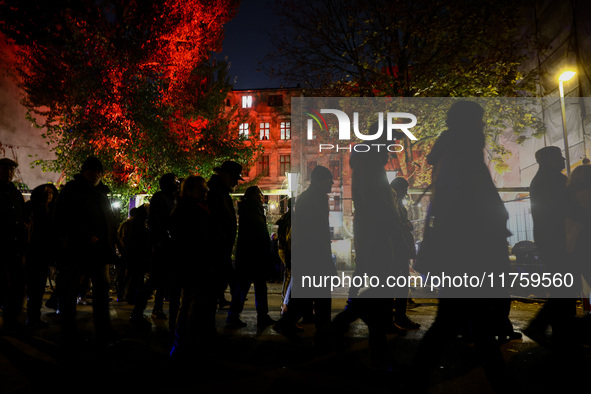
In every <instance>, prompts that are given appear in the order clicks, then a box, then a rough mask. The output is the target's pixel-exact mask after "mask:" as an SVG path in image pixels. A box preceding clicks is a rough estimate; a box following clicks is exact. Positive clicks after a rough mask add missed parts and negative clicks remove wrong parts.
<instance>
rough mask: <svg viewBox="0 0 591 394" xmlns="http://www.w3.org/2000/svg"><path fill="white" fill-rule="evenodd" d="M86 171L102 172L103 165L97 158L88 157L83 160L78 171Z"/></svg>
mask: <svg viewBox="0 0 591 394" xmlns="http://www.w3.org/2000/svg"><path fill="white" fill-rule="evenodd" d="M86 170H98V171H100V172H103V171H104V170H103V163H102V162H101V161H100V160H99V159H98V158H96V157H94V156H90V157H89V158H87V159H86V160H84V163H82V169H81V170H80V171H81V172H84V171H86Z"/></svg>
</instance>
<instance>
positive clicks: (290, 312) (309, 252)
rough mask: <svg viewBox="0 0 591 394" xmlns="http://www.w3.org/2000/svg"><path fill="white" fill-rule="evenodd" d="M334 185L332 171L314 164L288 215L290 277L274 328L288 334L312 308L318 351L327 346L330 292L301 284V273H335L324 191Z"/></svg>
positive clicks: (326, 194) (314, 274)
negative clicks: (285, 305) (284, 304)
mask: <svg viewBox="0 0 591 394" xmlns="http://www.w3.org/2000/svg"><path fill="white" fill-rule="evenodd" d="M333 184H334V181H333V175H332V172H331V171H330V170H329V169H328V168H326V167H324V166H316V167H315V168H314V169H313V170H312V173H311V175H310V186H309V187H308V188H307V189H306V190H305V191H304V192H303V193H302V194H301V195H300V196H299V197H298V201H297V204H296V205H295V207H294V212H293V214H292V268H293V270H292V280H291V282H290V285H289V287H288V293H291V296H290V297H291V298H290V301H289V306H288V308H287V310H286V311H285V312H284V313H283V315H282V317H281V319H280V320H279V321H278V322H277V323H276V324H275V326H274V329H275V330H276V331H278V332H280V333H284V332H286V330H287V332H288V333H291V332H292V329H293V327H296V323H297V322H298V321H299V319H300V318H302V317H303V316H304V315H305V314H306V313H307V312H308V311H310V310H314V325H315V328H316V332H315V334H314V335H315V337H314V346H315V347H316V348H317V349H318V350H319V351H325V350H328V349H329V348H330V341H331V334H330V323H331V306H332V301H331V293H330V288H327V287H319V288H309V287H303V286H302V276H304V275H306V276H307V275H311V276H320V277H324V276H332V275H336V274H337V270H336V267H335V265H334V262H333V259H332V252H331V235H330V224H329V221H328V219H329V206H328V193H330V191H331V190H332V185H333Z"/></svg>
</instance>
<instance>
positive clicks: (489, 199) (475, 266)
mask: <svg viewBox="0 0 591 394" xmlns="http://www.w3.org/2000/svg"><path fill="white" fill-rule="evenodd" d="M483 117H484V109H483V108H482V107H481V106H480V105H479V104H478V103H476V102H471V101H464V100H461V101H458V102H456V103H454V104H453V105H452V106H451V108H450V109H449V111H448V113H447V119H446V123H447V126H448V129H447V130H445V131H444V132H443V133H442V134H441V135H440V136H439V138H438V139H437V141H436V142H435V145H434V146H433V148H432V150H431V152H430V153H429V155H428V156H427V160H428V162H429V164H431V165H432V166H433V179H432V188H431V190H432V198H431V201H430V207H429V213H428V215H429V216H428V219H429V223H427V224H426V226H425V227H426V230H425V231H426V232H425V234H424V238H423V242H422V244H421V249H420V250H419V253H418V256H417V266H418V268H417V270H418V271H419V272H421V273H423V272H428V271H430V272H431V273H434V272H442V271H445V274H446V275H450V276H455V275H469V276H471V275H473V274H474V275H482V273H483V272H487V273H491V272H492V273H499V272H507V271H508V269H509V253H508V247H507V237H508V236H509V235H510V232H509V231H508V230H507V220H508V213H507V211H506V209H505V206H504V204H503V201H502V200H501V198H500V196H499V194H498V192H497V190H496V187H495V185H494V183H493V180H492V178H491V175H490V171H489V170H488V168H487V166H486V164H485V162H484V147H485V136H484V122H483ZM431 218H435V220H434V221H432V220H431ZM459 250H462V253H458V251H459ZM428 257H429V259H428ZM484 292H487V294H486V297H482V298H481V297H479V295H480V294H484ZM488 297H491V298H488ZM507 297H508V294H506V291H504V290H503V289H499V288H493V287H492V286H490V287H487V286H483V288H482V289H481V288H479V289H465V288H442V289H440V290H439V303H438V308H437V316H436V318H435V321H434V322H433V324H432V325H431V326H430V327H429V329H428V331H427V333H426V334H425V335H424V337H423V339H422V340H421V342H420V344H419V347H418V349H417V352H416V354H415V360H414V363H413V369H412V370H413V373H416V374H417V376H416V378H417V380H416V382H418V383H419V388H420V389H423V390H424V391H426V390H427V388H428V385H429V377H430V375H431V373H432V372H433V371H434V370H435V369H436V367H437V365H438V362H439V360H440V358H441V357H442V355H443V354H444V352H445V351H446V350H447V348H448V347H449V346H450V345H451V344H452V343H453V341H455V340H456V338H457V337H458V335H461V334H465V333H466V331H468V330H470V331H471V336H472V338H471V339H472V340H473V342H474V350H475V352H476V356H477V357H478V361H479V362H480V363H481V364H482V366H483V367H484V371H485V374H486V376H487V378H488V380H489V382H490V383H491V385H492V387H493V389H494V390H496V391H498V392H507V390H509V389H510V388H511V378H510V376H509V374H508V372H507V369H506V365H505V362H504V359H503V355H502V353H501V351H500V348H499V343H498V342H497V340H496V335H497V329H498V326H499V322H503V321H505V319H507V315H506V309H505V306H506V303H505V299H504V298H507ZM466 311H470V313H466Z"/></svg>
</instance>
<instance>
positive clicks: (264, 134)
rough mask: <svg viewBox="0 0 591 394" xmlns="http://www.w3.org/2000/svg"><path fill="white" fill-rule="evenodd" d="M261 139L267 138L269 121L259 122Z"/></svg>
mask: <svg viewBox="0 0 591 394" xmlns="http://www.w3.org/2000/svg"><path fill="white" fill-rule="evenodd" d="M261 139H262V140H268V139H269V123H261Z"/></svg>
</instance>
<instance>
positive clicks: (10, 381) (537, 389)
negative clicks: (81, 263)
mask: <svg viewBox="0 0 591 394" xmlns="http://www.w3.org/2000/svg"><path fill="white" fill-rule="evenodd" d="M280 289H281V285H280V284H278V283H269V296H268V298H269V306H270V310H271V312H270V315H271V317H272V318H274V319H278V318H279V316H280V313H279V311H280V304H281V294H280ZM45 296H46V298H47V297H48V296H49V293H47V294H46V295H45ZM424 296H425V295H424V294H418V293H413V299H414V300H415V301H416V303H417V306H416V307H414V308H413V309H409V310H408V316H409V317H410V318H411V319H412V320H414V321H416V322H418V323H420V324H421V328H420V329H419V330H416V331H407V332H406V333H404V334H392V335H390V336H389V337H388V350H389V353H390V354H391V356H392V363H391V364H389V365H387V366H384V365H376V364H375V363H373V362H372V361H371V359H370V358H369V352H368V346H367V334H368V332H367V327H366V326H365V324H364V323H363V322H362V321H357V322H355V323H354V324H353V325H352V326H351V330H350V331H349V332H348V333H347V335H346V336H345V340H344V343H343V345H344V346H342V347H340V348H339V349H338V350H331V351H327V352H322V353H319V352H316V351H315V349H314V347H313V334H314V327H313V325H310V324H303V325H302V327H303V328H304V331H303V332H302V333H301V334H299V335H298V337H297V338H287V337H285V336H283V335H280V334H278V333H276V332H275V331H274V330H273V329H272V327H271V326H269V327H266V328H265V329H263V330H258V329H257V326H256V312H255V307H254V294H253V293H252V289H251V293H249V295H248V300H247V301H246V305H245V310H244V312H243V313H242V315H241V318H242V320H244V321H245V322H246V323H248V325H247V327H245V328H240V329H228V328H226V327H225V324H224V323H225V318H226V314H227V310H226V309H221V310H219V311H218V312H217V317H216V318H217V324H218V332H219V334H220V337H221V340H220V341H219V343H217V344H216V345H215V351H212V352H203V353H200V354H195V355H194V357H192V358H191V359H190V360H188V361H185V362H182V363H181V362H175V361H174V360H171V359H170V357H169V351H170V333H169V331H168V329H167V326H168V321H167V320H158V319H151V318H150V321H151V322H152V327H151V329H148V330H139V329H136V328H135V327H133V326H132V325H131V324H130V323H129V314H130V312H131V310H132V306H131V305H128V304H127V303H124V302H117V301H116V297H115V296H113V300H112V301H111V319H112V324H113V329H114V331H115V333H116V338H115V340H114V342H113V343H112V344H110V345H109V346H98V345H97V344H96V343H95V342H94V335H93V330H94V328H93V323H92V306H90V305H79V306H78V314H77V321H78V329H79V332H80V334H81V337H82V340H81V341H80V344H79V346H78V347H77V348H76V349H75V351H74V352H71V353H65V352H64V351H63V349H62V348H61V347H60V346H59V345H58V343H59V342H58V341H59V334H60V329H59V315H56V314H55V311H54V310H52V309H48V308H46V307H45V306H44V307H43V311H42V313H43V316H42V317H43V319H45V320H47V321H48V322H49V323H50V325H49V327H48V328H43V329H36V330H34V331H29V332H26V333H20V334H13V335H7V334H4V335H1V336H0V393H11V394H12V393H46V392H53V391H58V392H61V393H74V392H76V393H78V392H81V393H120V392H121V393H134V394H135V393H232V392H237V393H261V394H262V393H286V394H287V393H305V392H325V393H395V392H410V393H412V392H414V391H415V389H414V388H415V387H416V386H417V383H418V382H417V381H413V380H412V379H421V380H422V379H427V378H429V379H430V386H429V392H430V393H491V392H493V390H492V388H491V387H490V385H489V383H488V382H487V380H486V378H485V376H484V372H483V369H482V368H481V367H480V366H478V364H477V363H476V362H475V356H474V352H473V348H472V345H471V344H469V343H464V342H462V341H460V340H458V342H457V343H456V344H454V345H453V346H451V347H450V349H449V351H448V352H447V353H446V354H445V355H444V356H443V358H442V359H441V360H440V363H439V369H438V370H437V371H435V372H434V373H433V374H432V375H431V376H430V377H426V376H422V375H421V374H420V373H416V372H417V371H412V370H411V362H412V358H413V355H414V354H415V352H416V349H417V346H418V344H419V342H420V340H421V338H422V337H423V335H424V334H425V332H426V330H427V329H428V328H429V326H430V325H431V323H432V322H433V320H434V318H435V314H436V311H437V299H436V298H426V297H425V298H423V297H424ZM228 297H229V295H228ZM344 305H345V299H344V298H337V299H333V315H336V313H338V312H340V311H341V310H342V309H343V307H344ZM165 306H167V304H166V303H165ZM540 307H541V302H532V301H530V300H514V301H513V303H512V308H511V314H510V318H511V321H512V322H513V325H514V328H515V330H517V331H520V330H521V329H523V328H525V327H526V325H527V323H528V322H529V321H530V320H531V318H532V317H533V316H535V314H536V312H537V311H538V310H539V308H540ZM151 308H152V303H149V304H148V308H147V309H146V316H147V317H148V318H149V312H151ZM165 312H167V311H166V310H165ZM466 313H470V311H469V310H466ZM586 313H587V312H586V311H583V309H582V306H581V305H580V306H579V308H578V314H579V319H580V320H581V321H587V316H588V315H586ZM587 327H588V326H587ZM586 332H587V333H591V331H586ZM502 351H503V356H504V358H505V361H506V363H507V366H508V368H509V370H510V372H511V374H512V376H513V377H514V378H515V387H514V388H515V392H519V393H530V392H531V393H550V392H561V393H575V392H588V388H587V389H581V386H583V387H588V385H589V381H587V379H588V376H589V374H590V372H591V356H590V355H589V353H588V352H587V353H585V354H582V355H577V356H573V355H571V354H564V353H557V352H555V351H551V350H549V349H546V348H544V347H541V346H539V345H538V344H537V343H535V342H533V341H532V340H531V339H529V338H528V337H527V336H525V335H524V336H523V338H522V339H520V340H513V341H510V342H508V343H505V344H503V345H502ZM413 376H415V377H414V378H413ZM416 376H419V377H418V378H417V377H416Z"/></svg>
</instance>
